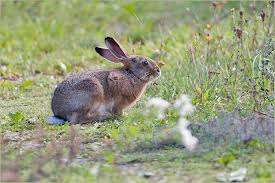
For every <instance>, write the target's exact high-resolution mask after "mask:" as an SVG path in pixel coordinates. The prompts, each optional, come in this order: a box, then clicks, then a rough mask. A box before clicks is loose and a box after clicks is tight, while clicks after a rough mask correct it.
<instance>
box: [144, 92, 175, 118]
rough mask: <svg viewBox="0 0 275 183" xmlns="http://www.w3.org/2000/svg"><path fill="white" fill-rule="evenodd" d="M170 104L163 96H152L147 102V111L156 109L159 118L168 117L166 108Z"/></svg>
mask: <svg viewBox="0 0 275 183" xmlns="http://www.w3.org/2000/svg"><path fill="white" fill-rule="evenodd" d="M169 106H170V103H169V102H167V101H166V100H164V99H162V98H158V97H156V98H151V99H150V100H148V102H147V104H146V111H145V112H146V113H149V112H150V111H152V110H155V112H156V115H157V118H158V119H164V118H165V117H166V115H165V110H166V109H167V108H168V107H169Z"/></svg>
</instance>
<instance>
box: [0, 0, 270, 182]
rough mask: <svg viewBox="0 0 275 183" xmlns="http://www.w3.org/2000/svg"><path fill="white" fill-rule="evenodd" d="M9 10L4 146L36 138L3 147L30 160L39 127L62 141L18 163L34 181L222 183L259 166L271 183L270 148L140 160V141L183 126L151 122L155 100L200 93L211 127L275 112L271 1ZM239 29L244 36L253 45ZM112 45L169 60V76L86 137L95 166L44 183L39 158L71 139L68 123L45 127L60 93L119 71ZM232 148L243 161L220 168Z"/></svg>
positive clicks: (57, 170)
mask: <svg viewBox="0 0 275 183" xmlns="http://www.w3.org/2000/svg"><path fill="white" fill-rule="evenodd" d="M252 5H255V10H253V7H252ZM0 7H1V8H0V20H1V21H0V125H1V136H2V137H3V138H4V139H5V136H6V135H7V134H13V133H15V134H17V135H19V136H22V139H24V140H22V141H23V142H21V141H20V140H19V141H18V142H14V141H8V142H7V144H6V143H4V142H2V144H1V148H3V147H4V150H5V153H3V154H5V157H6V155H7V154H8V157H9V158H8V159H7V161H8V162H9V161H10V162H12V160H13V159H15V158H16V157H18V152H19V150H20V149H22V147H21V145H22V144H23V145H24V143H25V141H28V140H30V139H28V138H27V139H25V135H26V136H27V137H28V134H32V133H34V132H35V131H36V130H37V127H36V126H37V124H41V125H42V128H43V129H44V130H45V131H46V133H49V134H51V135H48V136H47V137H43V138H45V139H44V141H43V144H44V146H43V148H42V149H40V150H38V151H37V152H36V150H34V151H31V152H29V153H28V155H27V156H26V157H24V158H23V160H22V161H20V163H19V164H18V166H19V167H20V169H22V171H18V172H19V173H18V174H19V175H20V177H21V178H22V179H23V180H36V179H42V180H43V181H45V182H47V181H57V180H62V181H63V182H75V180H80V181H81V182H86V181H87V180H90V181H96V180H102V181H105V182H110V181H111V180H116V181H117V182H120V181H125V182H127V180H133V181H137V182H147V181H160V180H161V179H164V180H165V181H166V182H169V181H172V182H176V181H179V180H186V181H188V180H189V181H190V180H193V181H194V182H205V181H213V180H214V179H215V175H216V173H218V172H222V171H230V170H235V169H236V168H237V167H240V166H247V168H248V169H249V173H248V174H249V176H248V177H249V180H250V181H251V182H258V181H263V182H268V181H270V180H271V174H272V172H271V171H272V168H273V169H274V160H273V159H271V157H272V153H271V152H270V151H268V152H266V150H265V148H259V149H257V148H256V150H255V147H254V146H249V147H234V148H231V149H221V150H217V152H212V153H211V152H208V153H206V154H201V155H197V156H196V155H190V156H189V155H186V153H187V152H186V151H183V150H182V149H178V148H176V147H174V146H172V147H168V149H160V150H157V149H154V147H151V145H150V143H149V144H147V146H149V147H150V148H149V149H151V150H150V152H149V153H148V152H147V151H142V150H141V151H140V152H133V149H134V150H135V148H136V146H137V144H139V143H140V142H145V143H147V142H150V140H151V139H152V133H153V132H154V131H155V130H156V129H158V128H159V127H162V126H174V125H175V124H176V120H177V116H175V115H174V114H173V113H171V114H169V115H168V118H167V119H166V120H163V121H159V120H156V119H154V118H145V117H144V116H143V115H142V113H143V108H144V105H145V102H146V100H147V98H148V97H161V98H164V99H166V100H168V101H170V102H172V101H174V100H175V99H177V97H178V96H180V95H181V94H183V93H184V94H187V95H189V96H190V97H192V102H193V104H194V105H195V106H196V111H195V113H194V115H192V116H190V120H191V121H194V122H196V121H208V120H209V119H212V118H213V117H215V116H216V115H217V114H218V113H219V112H223V111H226V112H231V111H233V110H238V111H239V112H240V114H241V115H242V116H249V115H250V114H251V113H253V112H255V111H257V112H263V113H265V111H266V110H267V108H268V107H270V106H273V104H274V64H275V63H274V60H275V59H274V51H273V50H274V38H273V37H272V33H271V32H272V31H273V30H271V29H270V25H269V23H270V22H271V23H273V22H272V19H270V20H269V17H270V15H271V6H270V4H269V3H268V2H256V3H254V2H241V3H240V2H231V1H230V2H227V3H225V4H224V7H221V6H220V5H218V6H217V7H216V8H214V6H213V4H212V3H211V2H191V1H188V2H184V1H171V2H170V1H167V2H165V1H159V2H158V1H152V2H143V1H129V2H128V1H118V2H112V1H107V2H101V1H78V0H71V1H54V0H48V1H32V0H31V1H8V0H2V1H0ZM240 9H241V10H242V11H243V17H242V18H241V17H240V13H239V12H240ZM261 10H263V11H264V12H265V14H266V16H265V21H264V22H263V21H262V19H261V17H260V16H259V15H260V12H261ZM234 27H235V28H237V29H239V30H242V35H241V37H238V35H236V31H234ZM273 27H274V25H273ZM235 30H236V29H235ZM107 35H108V36H113V37H115V38H116V39H117V40H119V42H120V43H121V45H123V47H124V48H125V49H126V50H127V51H128V52H129V53H133V54H141V55H146V56H149V57H151V58H153V59H155V60H161V61H163V62H165V66H163V67H162V69H161V70H162V76H161V77H160V78H159V79H158V81H157V85H151V86H150V87H149V88H148V89H147V91H146V94H145V95H144V96H143V97H142V99H141V100H140V101H139V102H138V104H137V105H136V106H135V107H134V108H132V109H129V110H128V111H127V114H126V115H125V116H124V117H121V118H119V119H112V120H108V121H106V122H105V123H104V124H97V125H98V126H94V125H84V126H81V127H78V128H79V133H80V134H81V136H82V140H81V141H82V142H84V141H89V143H86V144H85V143H84V147H85V148H84V150H83V151H81V153H80V155H79V156H80V157H82V158H83V157H86V158H88V159H89V160H88V161H87V162H85V163H84V164H79V163H76V165H72V166H67V165H66V166H64V167H62V166H61V167H59V166H57V167H55V165H56V162H55V161H53V160H51V161H49V163H48V164H47V163H46V164H45V165H44V164H43V167H44V166H45V167H44V168H45V170H44V172H48V174H45V175H44V174H41V175H40V174H39V173H37V171H36V170H34V169H35V168H33V166H32V164H33V163H34V162H35V161H37V158H38V157H39V153H38V152H40V151H42V152H43V149H47V148H48V147H47V144H48V143H50V142H51V141H52V138H51V137H50V136H53V137H54V138H57V139H59V138H61V137H62V136H64V135H66V134H70V133H68V129H69V126H68V125H64V126H48V125H47V124H46V123H45V119H46V118H47V117H48V116H50V115H51V114H52V113H51V109H50V100H51V96H52V93H53V90H54V87H55V85H56V84H57V83H58V82H60V81H62V80H63V79H64V77H65V75H67V74H68V73H70V72H78V71H81V70H86V69H96V68H111V67H118V66H119V65H115V64H112V63H109V62H107V61H106V60H104V59H102V58H100V57H99V56H98V55H97V54H96V53H95V51H94V46H95V45H103V40H104V37H105V36H107ZM269 52H270V53H269ZM3 138H2V140H3ZM90 141H95V142H98V143H103V144H104V145H103V146H102V147H101V146H100V147H99V150H97V151H95V152H94V151H91V150H90V149H89V146H90V145H91V144H93V143H91V142H90ZM4 144H5V146H3V145H4ZM106 144H107V145H106ZM108 144H109V145H108ZM60 146H61V147H63V146H62V145H60ZM92 146H93V145H92ZM232 150H234V151H237V152H236V153H235V154H234V158H233V159H232V160H231V159H230V158H229V159H230V160H220V162H227V161H229V162H228V163H225V164H226V165H218V166H216V164H217V161H216V160H217V159H219V158H222V157H223V156H222V155H221V153H225V154H226V153H227V154H228V153H230V152H231V151H232ZM6 151H9V152H8V153H6ZM63 151H64V153H65V154H66V153H67V151H68V149H66V147H64V148H62V152H63ZM246 151H249V154H248V155H247V154H245V153H244V152H246ZM131 152H132V153H131ZM41 156H43V155H41ZM44 156H47V154H45V155H44ZM3 157H4V155H3ZM19 157H20V156H19ZM227 157H231V156H225V159H226V158H227ZM260 157H264V159H267V160H263V161H264V163H263V166H262V167H258V166H257V164H258V163H259V161H262V160H261V158H260ZM5 159H6V158H5ZM131 159H134V160H135V161H138V163H137V165H136V166H137V167H135V166H134V165H133V164H132V163H125V165H120V164H121V162H125V161H126V162H127V161H131ZM270 159H271V160H270ZM15 162H16V161H15ZM97 164H98V165H99V166H100V168H99V172H100V173H99V174H97V175H94V174H93V173H91V171H90V170H91V168H92V167H94V166H95V165H97ZM218 164H219V163H218ZM1 166H2V169H8V168H9V166H7V165H5V166H4V165H2V164H1ZM127 166H128V168H127ZM272 166H273V167H272ZM143 171H149V172H153V175H152V176H151V177H150V178H149V179H146V178H144V177H143V176H141V175H140V174H139V173H138V172H143ZM175 171H176V172H175ZM15 172H16V171H15ZM177 172H179V173H177ZM273 173H274V172H273ZM32 174H33V175H32ZM38 175H39V176H40V177H38V178H37V177H33V176H38ZM119 176H123V177H119ZM118 177H119V178H118ZM120 179H121V180H120Z"/></svg>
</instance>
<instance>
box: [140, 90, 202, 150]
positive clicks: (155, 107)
mask: <svg viewBox="0 0 275 183" xmlns="http://www.w3.org/2000/svg"><path fill="white" fill-rule="evenodd" d="M171 106H172V107H174V108H175V109H176V110H177V111H178V113H179V116H180V117H179V120H178V125H177V127H176V128H175V129H177V130H176V131H179V133H180V134H181V141H182V144H183V145H184V146H185V147H186V148H187V149H188V150H190V151H192V150H194V149H195V148H196V146H197V144H198V139H197V138H196V137H194V136H193V135H192V133H191V131H190V130H189V129H188V128H187V127H188V125H189V122H188V121H187V120H186V118H185V116H186V115H190V114H192V112H193V111H194V110H195V107H194V106H193V105H192V103H191V99H190V98H189V97H188V96H187V95H181V96H180V98H179V99H177V100H176V101H175V102H174V104H173V105H171V104H170V103H169V102H167V101H166V100H164V99H162V98H158V97H157V98H151V99H149V100H148V102H147V104H146V111H145V113H147V114H148V113H150V112H154V114H155V115H156V117H157V119H164V118H165V117H166V110H167V109H168V108H169V107H171Z"/></svg>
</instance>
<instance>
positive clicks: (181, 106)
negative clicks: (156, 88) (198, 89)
mask: <svg viewBox="0 0 275 183" xmlns="http://www.w3.org/2000/svg"><path fill="white" fill-rule="evenodd" d="M174 107H175V108H176V109H178V111H179V115H180V116H181V117H183V116H185V115H188V114H191V113H192V112H193V111H194V110H195V107H194V106H193V105H192V103H191V100H190V98H189V97H188V96H187V95H181V96H180V98H178V99H177V100H176V101H175V103H174Z"/></svg>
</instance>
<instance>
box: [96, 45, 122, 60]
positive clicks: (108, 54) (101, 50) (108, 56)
mask: <svg viewBox="0 0 275 183" xmlns="http://www.w3.org/2000/svg"><path fill="white" fill-rule="evenodd" d="M95 51H96V52H97V53H98V54H99V55H101V56H102V57H104V58H106V59H107V60H110V61H112V62H116V63H117V62H120V60H119V58H117V57H116V56H115V55H114V54H112V53H111V51H110V50H109V49H106V48H99V47H95Z"/></svg>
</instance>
